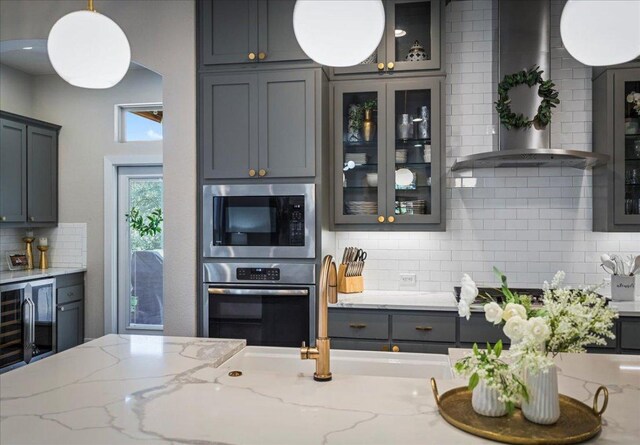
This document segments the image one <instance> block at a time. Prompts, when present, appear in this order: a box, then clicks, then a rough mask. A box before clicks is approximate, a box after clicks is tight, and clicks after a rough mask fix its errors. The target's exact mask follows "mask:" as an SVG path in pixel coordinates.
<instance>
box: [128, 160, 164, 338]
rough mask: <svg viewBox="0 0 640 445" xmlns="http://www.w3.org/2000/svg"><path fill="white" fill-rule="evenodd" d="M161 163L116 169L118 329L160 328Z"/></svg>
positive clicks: (158, 330) (157, 330)
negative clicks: (158, 165)
mask: <svg viewBox="0 0 640 445" xmlns="http://www.w3.org/2000/svg"><path fill="white" fill-rule="evenodd" d="M162 197H163V185H162V167H155V166H143V167H142V166H141V167H121V168H119V169H118V333H120V334H132V333H144V334H153V333H154V332H155V333H158V334H161V333H162V328H163V312H164V311H163V308H164V296H163V284H162V281H163V257H164V253H163V232H162V229H163V225H162Z"/></svg>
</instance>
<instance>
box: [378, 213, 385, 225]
mask: <svg viewBox="0 0 640 445" xmlns="http://www.w3.org/2000/svg"><path fill="white" fill-rule="evenodd" d="M378 222H379V223H383V222H384V216H382V215H380V216H378Z"/></svg>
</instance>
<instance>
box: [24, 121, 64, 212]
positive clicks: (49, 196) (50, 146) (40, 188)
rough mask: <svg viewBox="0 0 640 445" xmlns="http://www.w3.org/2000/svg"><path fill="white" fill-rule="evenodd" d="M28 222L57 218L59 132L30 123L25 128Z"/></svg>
mask: <svg viewBox="0 0 640 445" xmlns="http://www.w3.org/2000/svg"><path fill="white" fill-rule="evenodd" d="M27 134H28V136H27V183H28V186H27V208H28V212H27V222H37V223H42V222H46V223H55V222H56V221H57V220H58V134H57V132H55V131H52V130H47V129H44V128H38V127H33V126H29V127H28V130H27Z"/></svg>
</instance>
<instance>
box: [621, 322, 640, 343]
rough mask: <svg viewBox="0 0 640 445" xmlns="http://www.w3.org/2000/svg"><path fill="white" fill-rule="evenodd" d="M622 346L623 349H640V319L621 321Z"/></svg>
mask: <svg viewBox="0 0 640 445" xmlns="http://www.w3.org/2000/svg"><path fill="white" fill-rule="evenodd" d="M620 347H621V348H622V349H640V320H639V321H627V320H623V321H621V322H620Z"/></svg>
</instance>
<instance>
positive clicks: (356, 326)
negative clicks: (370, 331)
mask: <svg viewBox="0 0 640 445" xmlns="http://www.w3.org/2000/svg"><path fill="white" fill-rule="evenodd" d="M349 327H351V328H353V329H364V328H366V327H367V325H366V324H364V323H349Z"/></svg>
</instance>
